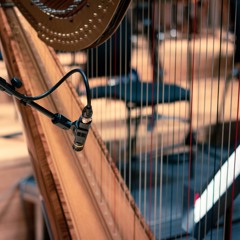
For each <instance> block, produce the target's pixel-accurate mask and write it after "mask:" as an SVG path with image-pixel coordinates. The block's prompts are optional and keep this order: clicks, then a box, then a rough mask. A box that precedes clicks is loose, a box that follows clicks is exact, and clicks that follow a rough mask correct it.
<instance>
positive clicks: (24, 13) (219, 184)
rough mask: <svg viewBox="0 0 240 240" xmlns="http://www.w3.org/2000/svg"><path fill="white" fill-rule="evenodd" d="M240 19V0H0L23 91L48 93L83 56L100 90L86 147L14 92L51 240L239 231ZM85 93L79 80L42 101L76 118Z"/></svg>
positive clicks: (6, 52)
mask: <svg viewBox="0 0 240 240" xmlns="http://www.w3.org/2000/svg"><path fill="white" fill-rule="evenodd" d="M225 9H227V11H225ZM127 10H128V11H127ZM126 12H127V13H126ZM239 16H240V3H239V1H238V0H237V1H235V0H226V1H225V0H223V1H218V0H213V1H208V0H202V1H198V0H193V1H185V0H184V1H183V0H179V1H175V0H171V1H150V0H149V1H145V0H135V1H118V0H108V1H94V0H82V1H81V0H80V1H73V0H72V1H70V0H68V1H47V0H39V1H37V0H33V1H27V0H23V1H17V0H16V1H13V4H12V3H11V2H10V1H7V2H6V4H2V8H0V21H1V23H2V24H1V25H0V37H1V50H2V52H3V56H4V60H5V62H6V65H7V70H8V73H9V76H11V77H13V76H17V77H19V78H20V79H21V80H22V81H23V87H22V88H21V89H19V91H21V92H22V93H24V94H26V95H32V96H34V95H38V94H41V93H42V92H44V91H46V90H47V89H49V88H50V87H51V86H52V85H53V84H54V83H56V81H57V80H59V79H60V78H61V77H62V76H63V75H64V73H65V71H66V70H69V69H71V68H73V66H75V67H76V66H77V67H79V66H81V68H83V69H84V71H85V72H86V73H87V76H88V77H89V83H90V86H91V93H92V106H93V112H94V113H93V123H94V124H93V126H92V127H91V130H90V132H89V136H88V138H87V142H86V146H85V149H84V150H83V151H82V152H80V153H76V152H74V151H73V150H72V141H73V137H72V135H71V133H70V132H68V131H63V130H61V129H58V128H57V127H56V126H54V125H53V124H52V123H51V121H49V120H48V119H46V117H45V116H43V115H42V114H40V113H38V112H36V111H35V110H33V109H31V108H30V107H27V106H24V105H22V104H21V103H20V102H18V101H16V103H17V105H18V107H19V111H20V113H21V116H22V120H23V125H24V129H25V135H26V139H27V143H28V149H29V154H30V156H31V159H32V163H33V168H34V172H35V178H36V181H37V184H38V187H39V190H40V196H41V199H42V200H41V201H42V204H43V206H44V209H45V210H46V213H47V218H48V222H49V223H50V224H49V225H50V233H51V236H52V238H53V239H181V238H188V237H191V238H194V239H204V238H205V237H206V238H208V237H212V238H213V239H215V237H216V238H217V237H219V238H221V239H235V238H234V237H235V235H234V234H235V232H234V228H233V226H234V223H235V222H236V221H237V220H236V219H238V217H239V213H238V207H235V206H238V198H237V196H238V194H239V187H238V186H237V185H238V182H239V147H238V145H239V126H238V124H239V96H240V94H239V92H240V90H239V89H240V88H239V86H240V85H239V76H240V74H239V62H240V58H238V53H239V54H240V51H239V41H238V40H239V39H240V36H239V33H240V31H239V29H240V27H239V24H240V20H239ZM26 20H27V21H26ZM49 46H50V47H49ZM53 49H55V50H57V51H56V52H55V51H54V50H53ZM66 58H68V59H70V58H71V62H69V61H68V63H67V64H66V61H65V60H66ZM64 68H65V69H64ZM72 83H73V84H72ZM85 102H86V95H85V92H84V87H83V85H82V84H81V78H79V77H76V78H75V79H72V81H71V82H70V81H66V83H64V84H63V85H62V86H61V87H60V88H59V89H58V90H57V91H56V92H54V93H53V94H52V95H50V96H49V97H48V98H45V99H43V100H40V101H39V103H40V104H41V105H42V106H44V107H45V108H47V109H51V111H53V112H60V113H62V114H64V115H65V116H67V117H69V118H71V119H76V118H78V117H79V115H80V114H81V111H82V109H83V106H84V104H83V103H85ZM236 184H237V185H236ZM234 209H236V211H234ZM234 221H235V222H234ZM236 239H237V238H236Z"/></svg>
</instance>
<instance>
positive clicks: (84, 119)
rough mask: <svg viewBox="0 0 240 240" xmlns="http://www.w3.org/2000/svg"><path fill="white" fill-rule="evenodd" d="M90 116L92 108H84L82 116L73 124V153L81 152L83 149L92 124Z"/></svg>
mask: <svg viewBox="0 0 240 240" xmlns="http://www.w3.org/2000/svg"><path fill="white" fill-rule="evenodd" d="M92 114H93V112H92V107H91V106H86V107H85V108H84V109H83V111H82V116H80V118H79V119H78V120H77V121H75V122H73V125H72V126H73V127H72V129H73V135H74V136H75V139H74V144H73V149H74V150H75V151H82V149H83V147H84V144H85V141H86V138H87V135H88V131H89V129H90V127H91V123H92Z"/></svg>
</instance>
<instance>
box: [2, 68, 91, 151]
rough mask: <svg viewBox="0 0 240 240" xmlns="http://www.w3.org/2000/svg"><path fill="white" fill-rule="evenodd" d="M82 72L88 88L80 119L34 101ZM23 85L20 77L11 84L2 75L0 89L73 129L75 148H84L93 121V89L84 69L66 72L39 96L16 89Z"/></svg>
mask: <svg viewBox="0 0 240 240" xmlns="http://www.w3.org/2000/svg"><path fill="white" fill-rule="evenodd" d="M74 73H80V74H81V76H82V78H83V81H84V84H85V88H86V95H87V105H86V106H85V107H84V108H83V111H82V115H81V116H80V117H79V119H78V120H76V121H74V122H71V121H70V120H69V119H68V118H66V117H65V116H63V115H61V114H59V113H55V114H54V113H52V112H50V111H49V110H47V109H45V108H44V107H42V106H40V105H39V104H37V103H35V102H34V101H36V100H40V99H42V98H45V97H47V96H48V95H50V94H51V93H53V92H54V91H55V90H56V89H57V88H58V87H59V86H60V85H61V84H62V83H63V82H65V81H66V80H67V79H68V78H69V77H70V76H71V75H72V74H74ZM21 86H22V82H21V81H20V80H19V79H18V78H12V79H11V84H9V83H7V81H6V80H4V79H3V78H1V77H0V90H1V91H4V92H6V93H7V94H8V95H10V96H14V97H15V98H17V99H18V100H20V102H21V103H22V104H24V105H30V106H32V107H33V108H35V109H37V110H38V111H40V112H41V113H43V114H44V115H46V116H47V117H49V118H51V119H52V123H53V124H55V125H57V126H58V127H60V128H62V129H64V130H68V129H72V131H73V135H74V137H75V139H74V143H73V149H74V150H75V151H81V150H82V149H83V148H84V144H85V141H86V138H87V135H88V131H89V129H90V126H91V123H92V114H93V111H92V106H91V90H90V87H89V83H88V79H87V77H86V75H85V73H84V71H83V70H81V69H80V68H76V69H73V70H71V71H69V72H68V73H67V74H65V75H64V76H63V77H62V78H61V79H60V80H59V81H58V82H57V83H56V84H55V85H54V86H53V87H51V88H50V89H49V90H47V91H46V92H45V93H43V94H41V95H38V96H26V95H24V94H21V93H19V92H17V91H16V90H15V89H16V88H20V87H21Z"/></svg>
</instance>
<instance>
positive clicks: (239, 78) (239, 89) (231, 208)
mask: <svg viewBox="0 0 240 240" xmlns="http://www.w3.org/2000/svg"><path fill="white" fill-rule="evenodd" d="M239 100H240V75H239V76H238V101H237V116H236V132H235V143H234V168H233V186H232V202H231V206H230V222H231V223H230V229H229V234H230V236H229V239H232V215H233V208H234V195H235V168H236V150H237V147H238V146H237V145H238V115H239Z"/></svg>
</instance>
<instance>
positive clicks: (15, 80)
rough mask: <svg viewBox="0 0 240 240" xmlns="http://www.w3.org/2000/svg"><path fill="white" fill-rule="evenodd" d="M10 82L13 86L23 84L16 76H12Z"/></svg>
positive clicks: (16, 86) (18, 86) (17, 86)
mask: <svg viewBox="0 0 240 240" xmlns="http://www.w3.org/2000/svg"><path fill="white" fill-rule="evenodd" d="M11 83H12V86H14V87H15V88H20V87H21V86H22V85H23V84H22V82H21V80H20V79H18V78H16V77H13V78H12V79H11Z"/></svg>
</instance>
